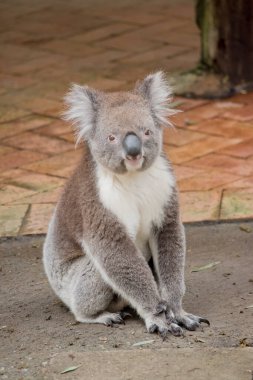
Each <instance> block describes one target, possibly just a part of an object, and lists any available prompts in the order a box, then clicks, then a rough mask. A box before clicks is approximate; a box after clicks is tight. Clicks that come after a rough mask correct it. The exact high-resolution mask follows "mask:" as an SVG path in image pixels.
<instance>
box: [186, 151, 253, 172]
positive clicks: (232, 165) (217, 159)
mask: <svg viewBox="0 0 253 380" xmlns="http://www.w3.org/2000/svg"><path fill="white" fill-rule="evenodd" d="M191 166H193V167H197V168H206V169H207V170H210V168H212V169H214V168H217V170H222V171H224V172H228V173H232V174H235V175H238V176H247V175H251V174H253V162H250V161H246V160H242V159H241V158H234V157H229V156H225V155H221V154H217V153H212V154H208V155H206V156H204V157H201V158H198V159H196V160H194V161H191Z"/></svg>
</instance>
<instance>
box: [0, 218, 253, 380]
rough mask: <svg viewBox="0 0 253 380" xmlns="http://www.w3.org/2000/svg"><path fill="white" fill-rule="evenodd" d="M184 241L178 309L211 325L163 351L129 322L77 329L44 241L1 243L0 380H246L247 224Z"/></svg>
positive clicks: (194, 228)
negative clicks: (56, 289) (57, 291)
mask: <svg viewBox="0 0 253 380" xmlns="http://www.w3.org/2000/svg"><path fill="white" fill-rule="evenodd" d="M186 233H187V265H186V285H187V292H186V296H185V299H184V306H185V309H186V310H187V311H189V312H192V313H195V314H198V315H201V316H204V317H207V318H208V319H209V320H210V322H211V326H210V327H207V326H205V325H203V327H202V328H201V329H199V330H198V331H196V332H190V331H186V332H185V336H184V337H181V338H177V337H173V336H168V338H167V339H166V340H165V341H164V342H163V341H162V340H161V338H160V337H159V336H157V335H151V334H148V333H147V332H146V331H145V326H144V324H143V322H142V321H140V320H138V319H137V318H136V317H135V318H131V319H128V320H127V321H126V325H122V326H118V327H114V328H108V327H105V326H100V325H85V324H80V323H76V322H75V320H74V318H73V316H72V315H71V313H70V312H69V311H68V310H67V308H66V307H65V306H64V305H63V304H62V303H61V302H60V301H59V300H58V299H57V298H56V296H55V295H54V294H53V292H52V291H51V289H50V287H49V285H48V283H47V280H46V277H45V275H44V272H43V267H42V263H41V249H42V244H43V241H44V237H43V236H40V237H38V236H37V237H36V236H34V237H23V238H16V239H2V240H1V245H0V257H1V264H0V279H1V282H0V287H1V294H0V339H1V345H0V358H1V360H0V362H1V363H0V380H1V379H61V378H64V379H88V380H89V379H110V380H113V379H115V380H120V379H123V380H131V379H150V380H152V379H155V378H156V379H173V380H175V379H179V380H181V379H186V378H187V379H188V380H191V379H209V380H210V379H217V380H219V379H229V380H232V379H235V380H237V379H238V380H241V379H243V380H244V379H249V380H252V374H253V372H252V371H253V348H252V346H253V323H252V317H253V222H248V223H230V224H228V223H226V224H216V225H188V226H186ZM214 262H216V265H215V266H213V267H212V268H206V269H203V268H202V270H199V268H200V267H203V266H205V265H206V264H209V263H214ZM194 268H195V269H196V268H197V270H198V271H196V272H194V271H192V270H193V269H194ZM143 342H144V343H143ZM222 358H223V359H222ZM226 358H227V359H226ZM196 359H198V366H196ZM209 359H210V360H209ZM226 360H227V364H226V365H225V367H224V368H223V367H222V366H223V364H222V363H226ZM204 363H206V364H204ZM158 364H159V365H158ZM79 365H80V367H79V368H76V369H75V370H74V371H73V372H69V373H66V374H60V372H61V371H63V370H64V369H66V368H68V367H70V366H79ZM191 366H192V367H191ZM205 366H209V367H208V368H207V367H205ZM210 366H211V367H210ZM108 368H109V369H108ZM110 368H113V369H112V370H111V371H110ZM144 368H145V369H146V370H144ZM210 368H213V369H210ZM198 370H199V372H198ZM115 371H116V372H115ZM180 371H185V372H180ZM201 371H202V372H201ZM217 371H219V375H217ZM226 371H227V372H226ZM182 373H184V374H185V376H184V375H182Z"/></svg>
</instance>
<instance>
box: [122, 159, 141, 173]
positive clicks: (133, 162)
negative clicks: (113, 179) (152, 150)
mask: <svg viewBox="0 0 253 380" xmlns="http://www.w3.org/2000/svg"><path fill="white" fill-rule="evenodd" d="M124 164H125V168H126V170H127V171H128V172H135V171H140V170H142V169H143V170H144V169H145V167H144V157H143V156H140V157H136V158H134V159H133V158H127V157H126V158H125V160H124Z"/></svg>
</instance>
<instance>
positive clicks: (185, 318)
mask: <svg viewBox="0 0 253 380" xmlns="http://www.w3.org/2000/svg"><path fill="white" fill-rule="evenodd" d="M175 322H176V323H178V324H179V325H180V326H183V327H185V328H186V329H187V330H190V331H194V330H196V329H197V328H198V327H200V324H201V323H202V322H203V323H206V324H207V325H208V326H210V322H209V321H208V319H206V318H202V317H198V316H197V315H193V314H188V313H184V312H183V313H182V314H180V315H177V316H176V317H175Z"/></svg>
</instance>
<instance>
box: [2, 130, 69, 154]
mask: <svg viewBox="0 0 253 380" xmlns="http://www.w3.org/2000/svg"><path fill="white" fill-rule="evenodd" d="M4 143H5V144H6V145H9V146H12V147H15V148H21V149H26V150H32V151H35V150H36V151H37V152H41V153H46V154H58V153H62V152H66V151H68V150H73V145H72V144H69V143H67V142H65V141H63V140H60V139H56V138H52V137H47V136H42V135H38V134H36V133H31V132H26V133H22V134H20V135H18V136H15V137H11V138H8V139H5V140H4Z"/></svg>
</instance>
